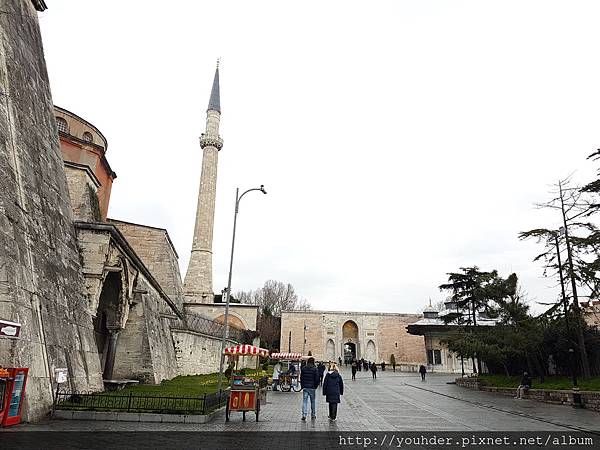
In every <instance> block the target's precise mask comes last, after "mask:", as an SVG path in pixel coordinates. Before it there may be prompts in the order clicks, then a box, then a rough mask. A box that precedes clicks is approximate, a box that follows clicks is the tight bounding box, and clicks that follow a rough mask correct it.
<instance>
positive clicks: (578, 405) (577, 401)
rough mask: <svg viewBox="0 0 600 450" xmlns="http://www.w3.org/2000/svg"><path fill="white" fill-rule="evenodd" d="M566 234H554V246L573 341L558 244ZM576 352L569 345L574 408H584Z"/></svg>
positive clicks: (567, 320)
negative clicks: (559, 237)
mask: <svg viewBox="0 0 600 450" xmlns="http://www.w3.org/2000/svg"><path fill="white" fill-rule="evenodd" d="M564 232H565V228H564V227H560V228H559V229H558V231H556V232H554V233H553V235H554V245H556V258H557V262H558V275H559V277H560V289H561V293H562V304H563V309H564V312H565V328H566V331H567V340H569V341H570V340H571V337H570V336H571V327H570V325H569V306H568V302H567V295H566V293H565V279H564V277H563V272H562V262H561V258H560V245H559V244H558V236H559V235H563V234H564ZM574 353H575V350H574V349H573V348H572V347H571V345H569V366H570V367H569V368H570V369H571V380H572V382H573V408H583V405H582V403H581V394H580V393H579V386H578V385H577V374H576V373H575V365H574V364H573V354H574Z"/></svg>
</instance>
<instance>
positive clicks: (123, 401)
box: [53, 390, 229, 414]
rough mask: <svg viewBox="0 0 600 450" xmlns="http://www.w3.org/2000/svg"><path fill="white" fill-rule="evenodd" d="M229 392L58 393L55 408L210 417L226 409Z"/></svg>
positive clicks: (56, 393)
mask: <svg viewBox="0 0 600 450" xmlns="http://www.w3.org/2000/svg"><path fill="white" fill-rule="evenodd" d="M228 398H229V391H219V392H213V393H210V394H203V395H200V396H197V397H192V396H190V397H183V396H175V395H173V396H171V395H147V394H134V393H132V392H130V393H125V394H119V393H118V392H117V393H114V392H77V391H75V392H73V391H60V390H59V391H57V392H55V398H54V405H53V409H54V410H56V409H61V410H65V409H67V410H78V411H118V412H149V413H156V414H207V413H209V412H211V411H213V410H215V409H217V408H219V407H221V406H224V405H225V404H226V402H227V399H228Z"/></svg>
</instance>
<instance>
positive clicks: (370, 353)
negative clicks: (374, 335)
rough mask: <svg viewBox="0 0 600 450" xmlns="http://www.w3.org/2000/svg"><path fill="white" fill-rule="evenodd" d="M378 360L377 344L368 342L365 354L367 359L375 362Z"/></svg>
mask: <svg viewBox="0 0 600 450" xmlns="http://www.w3.org/2000/svg"><path fill="white" fill-rule="evenodd" d="M376 358H377V350H376V348H375V342H373V341H371V340H369V342H367V351H366V352H365V359H367V360H369V361H375V359H376Z"/></svg>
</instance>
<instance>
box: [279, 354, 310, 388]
mask: <svg viewBox="0 0 600 450" xmlns="http://www.w3.org/2000/svg"><path fill="white" fill-rule="evenodd" d="M270 358H271V360H272V361H277V362H278V363H280V364H283V368H284V369H285V370H283V371H282V372H281V373H280V374H279V389H280V390H281V392H290V391H292V390H293V391H294V392H300V391H301V390H302V387H301V386H300V366H301V364H300V363H301V361H302V360H303V359H308V358H309V357H308V356H302V353H271V356H270ZM292 364H293V365H294V366H295V368H296V370H295V371H294V373H293V374H291V373H290V370H289V368H290V366H291V365H292Z"/></svg>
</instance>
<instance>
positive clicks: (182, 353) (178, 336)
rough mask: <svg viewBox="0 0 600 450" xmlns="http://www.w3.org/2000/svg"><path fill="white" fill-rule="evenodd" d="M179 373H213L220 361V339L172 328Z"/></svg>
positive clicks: (217, 368)
mask: <svg viewBox="0 0 600 450" xmlns="http://www.w3.org/2000/svg"><path fill="white" fill-rule="evenodd" d="M172 333H173V341H174V343H175V356H176V357H177V370H178V373H179V375H196V374H202V373H214V372H216V371H218V370H219V364H220V363H221V356H220V355H221V340H220V339H216V338H214V337H211V336H206V335H203V334H200V333H195V332H192V331H186V330H173V331H172Z"/></svg>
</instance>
